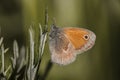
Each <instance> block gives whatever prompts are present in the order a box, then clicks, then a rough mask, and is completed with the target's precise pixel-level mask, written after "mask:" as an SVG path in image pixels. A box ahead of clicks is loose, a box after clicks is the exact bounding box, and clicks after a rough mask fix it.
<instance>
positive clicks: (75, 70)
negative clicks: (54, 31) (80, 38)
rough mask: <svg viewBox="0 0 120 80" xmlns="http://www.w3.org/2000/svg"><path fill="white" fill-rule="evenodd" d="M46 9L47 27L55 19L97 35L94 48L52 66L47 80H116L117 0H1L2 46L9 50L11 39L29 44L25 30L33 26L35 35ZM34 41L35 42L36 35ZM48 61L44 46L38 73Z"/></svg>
mask: <svg viewBox="0 0 120 80" xmlns="http://www.w3.org/2000/svg"><path fill="white" fill-rule="evenodd" d="M46 7H48V15H49V21H48V25H49V26H50V24H52V18H53V17H55V18H56V24H57V25H58V26H62V27H64V26H78V27H84V28H88V29H90V30H92V31H93V32H95V33H96V35H97V40H96V44H95V46H94V47H93V48H92V49H91V50H89V51H88V52H86V53H84V54H81V55H79V56H78V57H77V60H76V61H75V62H74V63H72V64H70V65H68V66H59V65H56V64H54V65H53V67H52V69H51V70H50V73H49V75H48V77H47V80H73V79H74V80H119V73H120V54H119V53H120V49H119V45H120V42H119V41H120V36H119V35H120V0H0V27H1V31H0V37H1V36H2V37H4V43H5V46H7V47H10V50H11V51H12V44H13V40H14V39H16V40H17V41H18V43H19V45H20V46H22V45H25V44H26V43H28V42H29V40H28V28H29V27H30V25H32V26H33V27H34V29H35V31H36V33H37V32H38V30H39V29H38V28H39V27H38V25H39V23H40V24H41V25H43V26H44V24H45V22H44V21H45V18H44V16H45V14H44V12H45V8H46ZM35 38H36V39H35V40H36V41H37V39H38V38H39V36H38V34H36V37H35ZM37 46H38V44H37ZM37 46H36V47H37ZM7 54H10V55H13V54H11V53H7ZM5 55H6V54H5ZM8 56H9V55H8ZM7 59H8V61H9V58H8V57H7ZM49 59H50V54H49V50H48V46H46V47H45V52H44V56H43V59H42V63H41V64H42V65H41V68H40V73H41V74H43V72H44V68H45V66H46V64H47V62H48V60H49ZM8 61H6V62H8ZM6 64H7V63H6Z"/></svg>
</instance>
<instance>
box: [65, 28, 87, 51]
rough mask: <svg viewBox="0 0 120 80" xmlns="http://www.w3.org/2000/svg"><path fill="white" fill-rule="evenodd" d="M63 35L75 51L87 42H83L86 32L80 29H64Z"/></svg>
mask: <svg viewBox="0 0 120 80" xmlns="http://www.w3.org/2000/svg"><path fill="white" fill-rule="evenodd" d="M64 33H65V34H66V35H67V38H68V39H69V40H70V42H71V43H72V44H73V46H74V47H75V49H80V48H81V47H82V46H83V45H84V44H85V43H86V42H87V41H86V40H84V38H83V36H84V35H85V34H88V32H87V30H85V29H82V28H64Z"/></svg>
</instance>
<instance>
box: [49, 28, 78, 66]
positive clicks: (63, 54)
mask: <svg viewBox="0 0 120 80" xmlns="http://www.w3.org/2000/svg"><path fill="white" fill-rule="evenodd" d="M55 31H56V30H55ZM51 33H52V32H51ZM55 33H56V34H54V37H52V35H51V34H50V35H51V37H50V38H49V49H50V52H51V60H52V62H54V63H58V64H60V65H67V64H69V63H71V62H73V61H74V60H75V58H76V54H74V48H73V46H72V45H71V43H70V41H69V40H68V39H67V38H66V36H65V35H64V33H63V31H59V30H58V31H57V32H55ZM52 34H53V33H52Z"/></svg>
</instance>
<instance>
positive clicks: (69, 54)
mask: <svg viewBox="0 0 120 80" xmlns="http://www.w3.org/2000/svg"><path fill="white" fill-rule="evenodd" d="M95 40H96V35H95V34H94V33H93V32H92V31H90V30H88V29H84V28H75V27H65V28H59V27H57V26H56V25H54V24H53V25H52V26H51V30H50V33H49V49H50V53H51V61H52V62H53V63H57V64H60V65H68V64H70V63H72V62H74V61H75V59H76V57H77V55H78V54H81V53H83V52H85V51H87V50H89V49H91V48H92V47H93V45H94V44H95Z"/></svg>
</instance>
